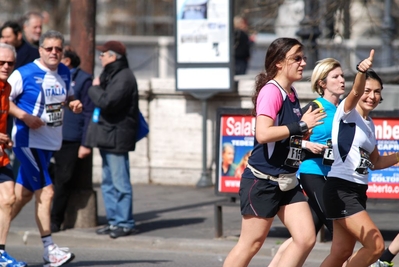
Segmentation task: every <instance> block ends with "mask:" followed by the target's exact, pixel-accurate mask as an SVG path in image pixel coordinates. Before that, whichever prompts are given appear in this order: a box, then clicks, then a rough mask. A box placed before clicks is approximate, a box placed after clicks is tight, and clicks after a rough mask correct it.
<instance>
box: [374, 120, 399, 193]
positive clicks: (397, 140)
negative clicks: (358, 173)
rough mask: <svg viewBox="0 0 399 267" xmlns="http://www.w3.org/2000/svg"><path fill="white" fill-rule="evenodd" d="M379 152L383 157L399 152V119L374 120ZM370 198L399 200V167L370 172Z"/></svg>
mask: <svg viewBox="0 0 399 267" xmlns="http://www.w3.org/2000/svg"><path fill="white" fill-rule="evenodd" d="M373 121H374V124H375V136H376V139H377V146H378V150H379V151H380V154H381V155H389V154H392V153H396V152H398V151H399V118H373ZM367 196H368V197H369V198H385V199H386V198H388V199H393V198H395V199H397V198H399V165H398V164H396V165H394V166H392V167H389V168H386V169H383V170H375V171H370V175H369V188H368V190H367Z"/></svg>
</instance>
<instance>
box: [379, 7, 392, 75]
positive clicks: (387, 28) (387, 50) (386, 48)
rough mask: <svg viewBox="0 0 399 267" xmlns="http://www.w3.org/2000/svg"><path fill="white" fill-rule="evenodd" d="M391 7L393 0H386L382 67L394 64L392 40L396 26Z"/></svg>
mask: <svg viewBox="0 0 399 267" xmlns="http://www.w3.org/2000/svg"><path fill="white" fill-rule="evenodd" d="M391 8H392V0H385V8H384V19H383V23H382V27H381V40H382V56H381V67H389V66H392V65H393V51H392V41H393V35H394V31H395V27H394V25H393V22H392V16H391Z"/></svg>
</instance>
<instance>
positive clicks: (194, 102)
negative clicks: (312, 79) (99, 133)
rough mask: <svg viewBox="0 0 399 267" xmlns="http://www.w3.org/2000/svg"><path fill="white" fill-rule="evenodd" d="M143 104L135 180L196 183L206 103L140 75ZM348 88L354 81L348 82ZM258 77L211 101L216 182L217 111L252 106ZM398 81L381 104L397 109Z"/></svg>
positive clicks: (97, 175) (300, 86)
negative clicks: (145, 128)
mask: <svg viewBox="0 0 399 267" xmlns="http://www.w3.org/2000/svg"><path fill="white" fill-rule="evenodd" d="M138 82H139V91H140V104H139V105H140V110H141V111H142V113H143V115H144V116H145V118H146V119H147V121H148V123H149V125H150V133H149V135H148V137H146V138H144V139H142V140H141V141H140V142H138V144H137V147H136V151H134V152H131V153H130V171H131V182H132V183H155V184H170V185H176V184H179V185H196V184H197V182H198V181H199V179H200V177H201V173H202V103H201V101H200V100H198V99H196V98H194V97H193V96H191V95H190V94H187V93H182V92H176V90H175V86H174V80H173V79H151V80H139V81H138ZM294 85H295V88H296V89H297V91H298V94H299V97H300V99H301V104H302V105H304V104H306V103H307V102H309V101H311V100H312V99H314V98H316V97H317V95H316V94H315V93H312V92H311V90H310V83H309V82H297V83H295V84H294ZM346 85H347V89H348V90H349V89H350V86H351V85H352V81H347V82H346ZM253 86H254V80H241V81H240V82H239V86H238V91H237V92H231V93H219V94H216V95H214V96H213V97H211V98H209V99H208V101H207V107H208V112H207V152H208V153H207V164H206V165H207V168H208V172H209V173H210V175H211V176H212V181H213V183H214V182H215V155H216V151H215V149H216V144H215V143H216V142H215V140H216V138H215V136H216V132H215V128H216V119H217V118H216V116H217V115H216V112H217V109H218V108H219V107H235V108H252V102H251V96H252V93H253ZM398 91H399V86H398V85H384V90H383V97H384V102H383V104H380V105H379V107H378V108H377V110H393V109H398V106H397V103H399V94H398V93H397V92H398ZM93 181H94V182H96V183H99V182H101V157H100V155H99V153H98V151H97V150H96V149H95V150H94V157H93Z"/></svg>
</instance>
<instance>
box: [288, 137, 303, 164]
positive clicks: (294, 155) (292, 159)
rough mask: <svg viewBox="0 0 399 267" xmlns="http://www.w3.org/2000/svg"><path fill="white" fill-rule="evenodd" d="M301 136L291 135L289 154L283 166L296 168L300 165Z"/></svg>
mask: <svg viewBox="0 0 399 267" xmlns="http://www.w3.org/2000/svg"><path fill="white" fill-rule="evenodd" d="M301 153H302V136H300V135H293V136H291V137H290V152H289V153H288V156H287V158H286V159H285V162H284V164H285V165H287V166H290V167H294V168H298V167H299V164H300V163H301Z"/></svg>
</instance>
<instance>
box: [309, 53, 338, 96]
mask: <svg viewBox="0 0 399 267" xmlns="http://www.w3.org/2000/svg"><path fill="white" fill-rule="evenodd" d="M338 67H341V63H339V61H338V60H336V59H334V58H325V59H322V60H319V61H317V62H316V67H315V68H314V69H313V72H312V78H311V79H310V84H311V85H312V92H316V93H318V94H319V95H320V96H323V95H324V89H323V87H321V85H320V81H323V82H326V78H327V75H328V74H329V73H330V71H332V70H333V69H335V68H338Z"/></svg>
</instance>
